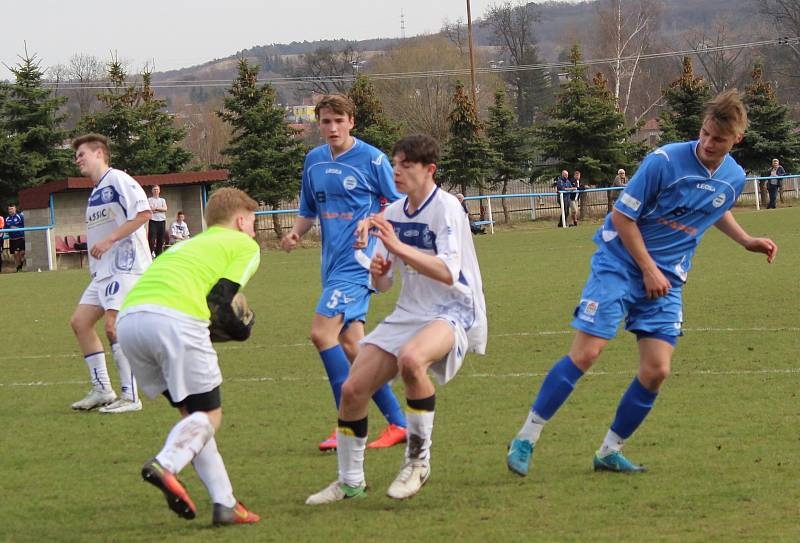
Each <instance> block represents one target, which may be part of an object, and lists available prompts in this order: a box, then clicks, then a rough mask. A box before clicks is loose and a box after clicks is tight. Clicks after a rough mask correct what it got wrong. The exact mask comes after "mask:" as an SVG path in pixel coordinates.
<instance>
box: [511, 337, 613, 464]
mask: <svg viewBox="0 0 800 543" xmlns="http://www.w3.org/2000/svg"><path fill="white" fill-rule="evenodd" d="M607 344H608V339H605V338H602V337H598V336H593V335H591V334H587V333H586V332H583V331H581V330H578V332H577V333H576V334H575V338H574V339H573V341H572V346H571V347H570V349H569V352H568V353H567V355H566V356H565V357H563V358H561V360H559V361H558V362H556V363H555V364H554V365H553V366H552V367H551V368H550V370H549V371H548V372H547V375H546V376H545V378H544V381H542V385H541V387H540V388H539V392H538V393H537V395H536V399H535V400H534V402H533V405H532V406H531V410H530V411H529V412H528V418H527V419H525V422H524V423H523V425H522V428H520V430H519V432H518V433H517V437H516V438H515V439H514V440H513V441H512V442H511V445H510V446H509V451H508V454H507V456H506V464H507V466H508V469H509V470H511V471H512V472H514V473H516V474H517V475H521V476H523V477H524V476H525V475H527V474H528V468H529V465H530V459H531V455H532V454H533V448H534V447H535V446H536V442H537V441H539V436H540V435H541V433H542V429H543V428H544V425H545V423H546V422H547V421H548V420H550V419H551V418H552V417H553V415H555V414H556V412H557V411H558V410H559V409H560V408H561V406H562V405H564V402H566V401H567V398H569V396H570V394H572V391H573V390H575V386H576V385H577V383H578V380H579V379H580V378H581V377H583V375H584V374H585V373H586V372H587V371H588V370H589V368H591V367H592V365H593V364H594V363H595V361H597V358H598V357H599V356H600V353H601V352H602V351H603V348H604V347H605V346H606V345H607Z"/></svg>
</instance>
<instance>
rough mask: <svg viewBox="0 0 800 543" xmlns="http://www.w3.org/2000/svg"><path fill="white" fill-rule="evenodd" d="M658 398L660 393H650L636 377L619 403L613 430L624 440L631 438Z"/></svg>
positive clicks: (612, 426)
mask: <svg viewBox="0 0 800 543" xmlns="http://www.w3.org/2000/svg"><path fill="white" fill-rule="evenodd" d="M657 396H658V392H650V391H649V390H647V389H646V388H644V387H643V386H642V383H640V382H639V378H638V377H634V378H633V381H632V382H631V384H630V386H629V387H628V390H626V391H625V394H623V395H622V399H621V400H620V401H619V406H618V407H617V415H616V416H615V417H614V422H613V423H612V424H611V430H612V431H613V432H615V433H616V434H617V435H618V436H619V437H621V438H622V439H628V438H629V437H631V435H632V434H633V432H635V431H636V429H637V428H638V427H639V425H640V424H642V422H643V421H644V419H645V417H646V416H647V414H648V413H649V412H650V410H651V409H652V408H653V403H654V402H655V401H656V397H657Z"/></svg>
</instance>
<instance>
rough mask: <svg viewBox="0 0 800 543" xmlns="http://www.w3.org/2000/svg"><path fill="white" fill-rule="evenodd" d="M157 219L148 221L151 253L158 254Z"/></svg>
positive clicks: (148, 239) (148, 240) (148, 244)
mask: <svg viewBox="0 0 800 543" xmlns="http://www.w3.org/2000/svg"><path fill="white" fill-rule="evenodd" d="M155 223H156V221H148V222H147V246H148V247H149V248H150V254H151V255H153V256H155V254H156V227H155Z"/></svg>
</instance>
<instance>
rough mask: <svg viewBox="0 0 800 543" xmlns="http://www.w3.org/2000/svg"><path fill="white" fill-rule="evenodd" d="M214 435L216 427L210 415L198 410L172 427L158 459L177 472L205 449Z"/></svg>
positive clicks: (163, 464)
mask: <svg viewBox="0 0 800 543" xmlns="http://www.w3.org/2000/svg"><path fill="white" fill-rule="evenodd" d="M212 437H214V427H213V426H212V425H211V421H210V420H208V415H206V414H205V413H203V412H202V411H196V412H194V413H192V414H191V415H189V416H188V417H184V418H183V419H181V420H180V422H178V424H176V425H175V426H174V427H173V428H172V430H171V431H170V432H169V435H168V436H167V441H166V442H165V443H164V448H163V449H161V451H160V452H159V453H158V454H157V455H156V460H158V463H159V464H161V465H162V466H164V467H165V468H166V469H168V470H169V471H171V472H172V473H175V474H177V473H179V472H180V471H181V470H182V469H183V468H185V467H186V464H188V463H189V462H191V461H192V459H193V458H194V457H195V456H197V455H198V454H199V453H200V451H201V450H203V447H205V445H206V443H207V442H208V440H209V439H211V438H212Z"/></svg>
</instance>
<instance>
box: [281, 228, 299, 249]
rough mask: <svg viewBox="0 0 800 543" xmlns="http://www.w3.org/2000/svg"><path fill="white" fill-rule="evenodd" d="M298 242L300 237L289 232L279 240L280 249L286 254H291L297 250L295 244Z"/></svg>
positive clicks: (295, 233)
mask: <svg viewBox="0 0 800 543" xmlns="http://www.w3.org/2000/svg"><path fill="white" fill-rule="evenodd" d="M299 242H300V236H299V235H298V234H297V232H289V233H288V234H286V235H285V236H283V239H281V249H283V250H284V251H286V252H287V253H291V252H292V251H294V250H295V249H296V248H297V244H298V243H299Z"/></svg>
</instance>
